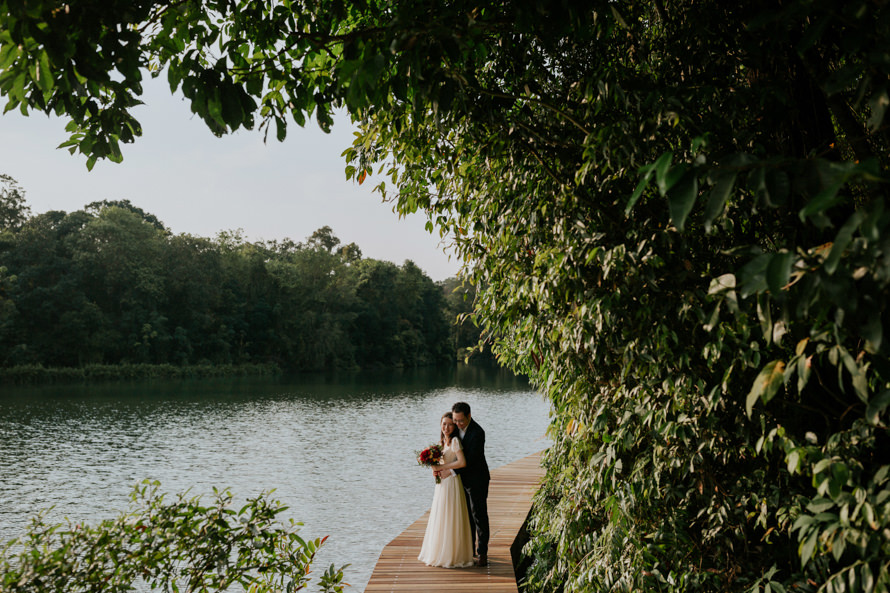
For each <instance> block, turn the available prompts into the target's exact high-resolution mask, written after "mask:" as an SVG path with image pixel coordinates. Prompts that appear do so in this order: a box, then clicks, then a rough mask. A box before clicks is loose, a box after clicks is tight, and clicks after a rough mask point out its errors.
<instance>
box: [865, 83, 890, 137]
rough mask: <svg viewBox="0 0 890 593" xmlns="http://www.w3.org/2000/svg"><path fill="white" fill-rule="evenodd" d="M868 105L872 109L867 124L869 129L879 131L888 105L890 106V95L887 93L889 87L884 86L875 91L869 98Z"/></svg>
mask: <svg viewBox="0 0 890 593" xmlns="http://www.w3.org/2000/svg"><path fill="white" fill-rule="evenodd" d="M868 106H869V108H870V109H871V115H870V116H869V118H868V123H867V125H868V127H869V130H871V131H872V132H877V131H878V129H879V128H880V127H881V124H882V123H883V122H884V113H885V112H886V111H887V107H888V106H890V96H888V95H887V89H886V88H884V89H880V90H879V91H877V92H875V94H874V95H872V97H871V99H869V101H868Z"/></svg>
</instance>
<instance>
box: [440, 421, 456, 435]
mask: <svg viewBox="0 0 890 593" xmlns="http://www.w3.org/2000/svg"><path fill="white" fill-rule="evenodd" d="M442 434H444V435H445V436H449V437H450V436H451V435H453V434H454V421H453V420H452V419H451V418H449V417H448V416H446V417H445V418H442Z"/></svg>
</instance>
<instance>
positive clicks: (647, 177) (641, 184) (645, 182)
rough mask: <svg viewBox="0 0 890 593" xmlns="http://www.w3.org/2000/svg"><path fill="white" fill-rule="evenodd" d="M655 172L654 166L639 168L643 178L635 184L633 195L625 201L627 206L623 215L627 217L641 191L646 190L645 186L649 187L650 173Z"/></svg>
mask: <svg viewBox="0 0 890 593" xmlns="http://www.w3.org/2000/svg"><path fill="white" fill-rule="evenodd" d="M654 171H655V165H654V164H652V165H646V166H645V167H642V168H640V173H641V174H642V175H643V178H642V179H640V182H639V183H638V184H637V188H636V189H635V190H634V193H633V194H631V196H630V199H629V200H628V201H627V206H625V208H624V215H625V216H628V215H629V214H630V211H631V210H632V209H633V207H634V206H635V205H636V203H637V200H639V199H640V196H641V195H642V194H643V190H644V189H646V186H647V185H649V180H650V179H651V178H652V173H653V172H654Z"/></svg>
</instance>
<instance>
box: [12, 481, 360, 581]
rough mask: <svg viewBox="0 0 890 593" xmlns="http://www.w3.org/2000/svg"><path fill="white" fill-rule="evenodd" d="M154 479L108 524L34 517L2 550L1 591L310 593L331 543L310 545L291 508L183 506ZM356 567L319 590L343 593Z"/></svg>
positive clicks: (218, 501) (263, 500) (272, 504)
mask: <svg viewBox="0 0 890 593" xmlns="http://www.w3.org/2000/svg"><path fill="white" fill-rule="evenodd" d="M159 487H160V484H159V483H158V482H150V481H147V480H146V481H145V482H143V484H141V485H139V486H137V487H136V489H135V490H134V492H133V495H132V497H131V498H132V500H133V509H132V510H131V511H129V512H127V513H122V514H121V515H119V516H118V517H117V518H115V519H109V520H105V521H103V522H101V523H99V524H98V525H89V524H75V525H73V524H70V523H69V524H67V525H47V524H46V523H45V522H44V521H43V518H42V516H38V517H36V518H35V519H33V521H32V524H31V526H30V529H29V530H28V532H27V534H26V535H25V536H23V538H21V539H20V540H12V541H11V542H9V543H7V544H6V546H5V547H4V548H3V549H2V550H0V584H2V586H3V590H4V591H9V592H10V593H27V592H34V593H38V592H39V593H44V592H46V591H65V592H66V593H76V592H78V591H100V590H101V591H109V592H115V591H132V590H133V588H134V586H138V585H140V584H141V585H143V586H145V585H147V586H148V587H150V588H151V589H152V590H155V589H162V590H164V591H194V592H208V591H225V590H228V589H230V588H231V587H233V586H236V585H239V586H240V587H241V589H242V590H244V591H251V592H252V593H273V592H284V591H287V592H291V591H299V590H301V589H304V588H305V587H306V586H307V585H308V583H309V581H310V577H309V573H310V568H311V565H312V562H313V560H314V559H315V554H316V553H317V551H318V549H319V548H320V547H321V545H322V544H323V543H324V542H325V540H326V539H327V538H326V537H325V538H319V539H315V540H304V539H303V538H301V537H300V535H299V534H298V527H299V524H297V523H293V522H291V523H290V525H284V524H282V523H280V521H279V519H278V516H279V515H280V514H281V513H282V512H284V511H285V510H287V507H284V506H281V504H280V503H278V502H277V501H271V500H269V499H268V498H267V497H266V495H260V496H258V497H256V498H252V499H248V500H247V501H246V503H245V504H244V505H243V506H242V507H241V508H240V509H238V510H235V509H233V508H231V505H232V500H233V498H232V494H231V493H230V492H229V491H223V492H219V491H215V492H214V494H215V497H214V500H213V502H212V503H211V504H208V505H205V504H202V502H201V500H200V498H198V497H193V498H186V496H184V495H179V496H178V497H177V498H176V500H174V501H173V502H168V501H166V500H165V496H164V495H163V494H161V493H160V492H159ZM346 566H348V565H346ZM346 566H343V567H340V568H335V567H334V566H333V565H332V566H331V567H330V568H328V569H327V571H325V573H324V574H323V575H322V576H321V578H320V579H319V581H318V585H319V590H321V591H324V592H326V593H342V591H343V590H344V587H346V586H348V585H347V584H346V583H344V582H343V570H344V569H345V568H346Z"/></svg>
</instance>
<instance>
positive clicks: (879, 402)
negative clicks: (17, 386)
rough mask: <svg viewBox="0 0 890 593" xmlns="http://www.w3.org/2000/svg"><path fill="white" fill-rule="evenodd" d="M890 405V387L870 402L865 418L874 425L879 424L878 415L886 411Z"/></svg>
mask: <svg viewBox="0 0 890 593" xmlns="http://www.w3.org/2000/svg"><path fill="white" fill-rule="evenodd" d="M888 405H890V389H888V390H885V391H882V392H881V393H879V394H878V395H876V396H875V397H873V398H871V400H869V402H868V407H867V408H866V410H865V420H866V422H868V423H869V424H871V425H873V426H877V425H878V417H879V416H880V415H881V414H883V413H884V410H886V409H887V406H888Z"/></svg>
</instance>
